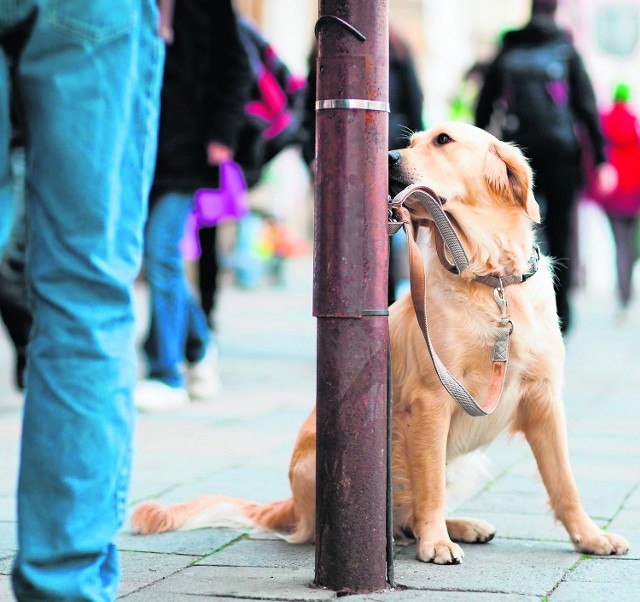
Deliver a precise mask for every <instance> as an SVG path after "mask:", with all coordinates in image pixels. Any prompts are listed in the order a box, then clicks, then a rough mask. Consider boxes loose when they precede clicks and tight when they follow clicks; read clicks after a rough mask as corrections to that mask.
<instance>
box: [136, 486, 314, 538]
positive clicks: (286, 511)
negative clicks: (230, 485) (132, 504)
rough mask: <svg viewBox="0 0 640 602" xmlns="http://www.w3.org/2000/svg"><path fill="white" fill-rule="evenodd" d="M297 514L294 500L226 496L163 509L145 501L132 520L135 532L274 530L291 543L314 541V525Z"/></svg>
mask: <svg viewBox="0 0 640 602" xmlns="http://www.w3.org/2000/svg"><path fill="white" fill-rule="evenodd" d="M308 522H309V521H305V520H304V519H303V518H302V517H298V514H297V513H296V510H295V507H294V503H293V498H288V499H286V500H280V501H277V502H271V503H269V504H259V503H257V502H250V501H247V500H242V499H239V498H233V497H229V496H225V495H203V496H200V497H197V498H194V499H193V500H191V501H188V502H181V503H179V504H170V505H168V506H165V505H164V504H161V503H159V502H144V503H142V504H140V506H138V508H136V510H135V512H134V513H133V516H132V517H131V529H132V531H133V532H134V533H138V534H141V535H148V534H151V533H163V532H165V531H177V530H189V529H199V528H202V527H232V528H240V529H264V530H267V531H275V532H276V533H278V534H279V535H280V536H281V537H283V538H284V539H286V540H287V541H289V542H291V543H306V542H311V541H313V538H314V535H315V533H314V531H315V529H314V525H313V524H311V525H309V524H306V523H308Z"/></svg>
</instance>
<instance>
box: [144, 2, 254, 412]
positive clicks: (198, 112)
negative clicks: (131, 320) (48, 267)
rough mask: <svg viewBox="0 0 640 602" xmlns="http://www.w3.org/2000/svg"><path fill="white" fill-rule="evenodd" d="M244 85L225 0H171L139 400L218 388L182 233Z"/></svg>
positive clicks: (149, 402) (222, 154) (176, 399)
mask: <svg viewBox="0 0 640 602" xmlns="http://www.w3.org/2000/svg"><path fill="white" fill-rule="evenodd" d="M250 84H251V71H250V67H249V61H248V58H247V54H246V52H245V50H244V48H243V46H242V43H241V41H240V36H239V33H238V27H237V23H236V16H235V13H234V11H233V7H232V3H231V0H217V1H216V2H211V1H210V0H183V1H181V2H177V3H176V6H175V11H174V16H173V39H172V42H171V44H169V45H168V46H167V56H166V65H165V70H164V80H163V84H162V96H161V111H160V131H159V139H158V161H157V165H156V172H155V177H154V180H153V187H152V190H151V197H150V208H149V221H148V223H147V228H146V233H145V254H144V275H145V280H146V282H147V284H148V288H149V303H150V324H149V332H148V335H147V338H146V340H145V343H144V352H145V355H146V360H147V378H146V379H144V380H142V381H141V382H140V383H139V384H138V386H137V387H136V391H135V402H136V406H137V407H138V408H139V409H142V410H146V411H160V410H168V409H173V408H176V407H179V406H182V405H185V404H188V403H189V402H190V400H192V399H211V398H212V397H214V396H215V395H216V394H217V392H218V389H219V379H218V372H217V362H216V350H215V347H214V346H213V341H212V340H211V333H210V331H209V329H208V327H207V322H206V319H205V315H204V313H203V312H202V310H201V308H200V305H199V303H198V301H197V299H196V298H195V296H194V294H193V292H192V291H191V289H190V287H189V284H188V282H187V277H186V274H185V271H184V263H183V257H182V253H181V250H180V241H181V239H182V236H183V234H184V231H185V225H186V223H187V217H188V215H189V211H190V210H191V208H192V206H193V204H194V196H195V193H196V191H197V190H198V189H199V188H216V187H217V180H218V177H219V170H218V166H219V165H220V164H221V163H223V162H224V161H229V160H231V159H233V155H234V151H235V148H236V145H237V142H238V133H239V129H240V126H241V125H242V122H243V113H242V111H243V107H244V104H245V102H246V100H247V99H248V95H249V87H250ZM183 365H186V379H185V374H184V372H183Z"/></svg>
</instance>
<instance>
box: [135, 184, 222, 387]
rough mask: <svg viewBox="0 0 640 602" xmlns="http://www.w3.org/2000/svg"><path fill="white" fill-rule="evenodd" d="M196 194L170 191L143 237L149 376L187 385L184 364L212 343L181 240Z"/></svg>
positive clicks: (155, 208)
mask: <svg viewBox="0 0 640 602" xmlns="http://www.w3.org/2000/svg"><path fill="white" fill-rule="evenodd" d="M192 206H193V195H192V194H187V193H184V192H167V193H165V194H162V195H160V196H159V197H158V198H157V199H156V201H155V203H154V204H153V205H152V207H151V211H150V212H149V221H148V222H147V230H146V235H145V252H144V273H145V278H146V280H147V284H148V286H149V304H150V308H149V313H150V323H149V334H148V336H147V340H146V341H145V344H144V350H145V353H146V356H147V362H148V376H149V378H152V379H154V380H159V381H161V382H163V383H165V384H167V385H169V386H171V387H180V386H182V385H183V381H184V377H183V375H182V372H181V365H182V363H183V362H184V360H185V359H186V360H187V362H190V363H193V362H197V361H199V360H201V359H202V358H203V357H204V355H205V353H206V351H207V345H208V342H209V336H210V335H209V330H208V328H207V321H206V318H205V316H204V313H203V312H202V309H201V308H200V305H199V304H198V302H197V301H196V299H195V297H194V296H193V293H192V292H191V290H190V288H189V285H188V282H187V278H186V275H185V273H184V267H183V266H184V264H183V259H182V253H181V251H180V240H181V239H182V235H183V234H184V229H185V225H186V222H187V216H188V215H189V210H190V209H191V207H192Z"/></svg>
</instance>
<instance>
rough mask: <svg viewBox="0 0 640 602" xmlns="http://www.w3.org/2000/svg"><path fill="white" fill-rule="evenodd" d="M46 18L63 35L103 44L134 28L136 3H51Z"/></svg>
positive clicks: (88, 0) (126, 0)
mask: <svg viewBox="0 0 640 602" xmlns="http://www.w3.org/2000/svg"><path fill="white" fill-rule="evenodd" d="M45 6H46V7H47V8H46V15H45V19H46V21H47V22H48V24H49V25H50V26H51V28H52V29H55V30H56V31H58V33H61V34H62V35H66V36H67V37H69V38H72V39H76V40H78V41H80V42H84V43H90V44H95V45H99V44H105V43H107V42H109V41H111V40H113V39H115V38H118V37H119V36H121V35H123V34H125V33H126V32H128V31H130V30H132V29H133V28H134V27H136V25H137V23H138V20H139V18H140V1H139V0H137V1H136V0H50V1H49V2H48V3H46V4H45Z"/></svg>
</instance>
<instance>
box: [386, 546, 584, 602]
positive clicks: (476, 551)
mask: <svg viewBox="0 0 640 602" xmlns="http://www.w3.org/2000/svg"><path fill="white" fill-rule="evenodd" d="M461 547H462V550H463V551H464V554H465V557H464V562H463V563H462V564H459V565H452V566H438V565H434V564H425V563H422V562H419V561H417V560H415V558H414V556H415V546H413V545H412V546H408V547H407V548H405V549H403V550H402V551H401V552H400V553H398V555H397V560H396V564H395V577H396V583H397V584H398V585H399V586H401V587H403V588H407V589H419V590H422V589H437V590H452V589H453V590H457V591H475V592H480V591H484V592H489V593H504V594H523V595H532V596H540V597H542V596H545V595H546V594H547V593H549V592H550V591H552V590H553V589H554V587H555V586H556V585H557V584H558V583H559V582H560V581H561V580H562V578H563V577H564V575H565V573H566V572H567V571H568V570H569V569H570V568H571V567H572V566H574V565H575V564H576V562H578V560H579V559H580V554H578V553H576V552H573V551H571V548H570V547H569V546H566V545H562V544H557V543H552V542H537V541H522V540H519V541H516V540H493V541H491V542H490V543H487V544H466V545H465V544H463V545H462V546H461Z"/></svg>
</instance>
